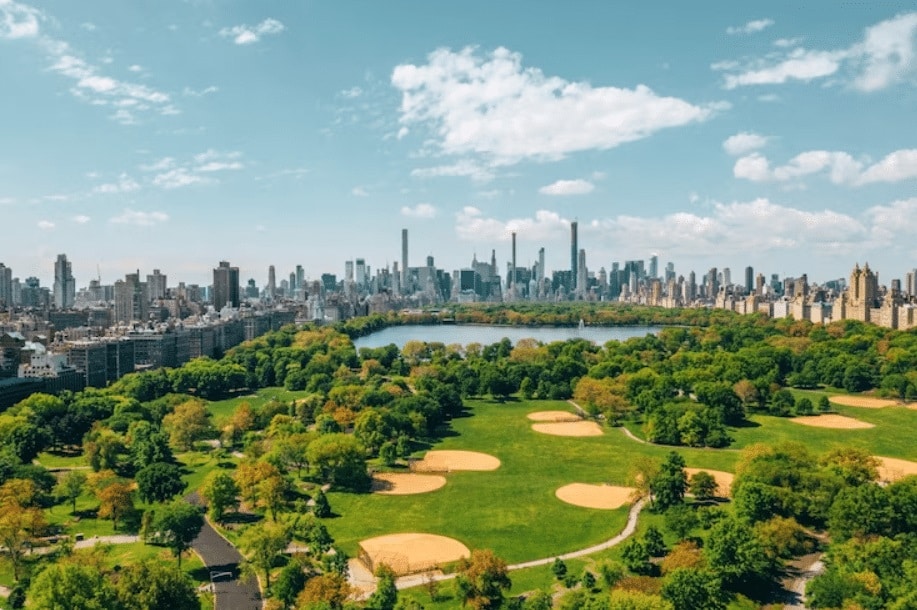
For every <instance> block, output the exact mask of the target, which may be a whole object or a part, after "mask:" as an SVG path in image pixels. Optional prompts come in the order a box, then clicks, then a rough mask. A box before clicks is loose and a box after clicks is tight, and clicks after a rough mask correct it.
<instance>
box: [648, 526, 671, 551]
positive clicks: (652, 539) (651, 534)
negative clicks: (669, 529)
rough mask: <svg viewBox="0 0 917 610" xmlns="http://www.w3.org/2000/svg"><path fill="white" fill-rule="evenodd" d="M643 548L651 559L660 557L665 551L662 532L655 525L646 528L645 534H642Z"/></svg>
mask: <svg viewBox="0 0 917 610" xmlns="http://www.w3.org/2000/svg"><path fill="white" fill-rule="evenodd" d="M643 546H644V547H646V552H647V553H649V554H650V556H651V557H662V556H663V555H665V553H666V550H667V549H666V546H665V539H664V538H663V537H662V532H660V531H659V528H657V527H656V526H655V525H651V526H649V527H648V528H646V532H645V533H644V534H643Z"/></svg>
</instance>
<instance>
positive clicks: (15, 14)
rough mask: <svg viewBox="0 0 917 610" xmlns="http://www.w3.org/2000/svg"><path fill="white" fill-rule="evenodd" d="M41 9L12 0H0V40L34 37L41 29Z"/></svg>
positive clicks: (42, 16) (42, 17)
mask: <svg viewBox="0 0 917 610" xmlns="http://www.w3.org/2000/svg"><path fill="white" fill-rule="evenodd" d="M43 19H44V15H43V14H42V12H41V11H39V10H38V9H36V8H32V7H31V6H27V5H25V4H20V3H18V2H13V1H12V0H0V40H4V39H5V40H16V39H17V38H35V37H36V36H38V34H39V32H40V31H41V23H40V22H41V21H42V20H43Z"/></svg>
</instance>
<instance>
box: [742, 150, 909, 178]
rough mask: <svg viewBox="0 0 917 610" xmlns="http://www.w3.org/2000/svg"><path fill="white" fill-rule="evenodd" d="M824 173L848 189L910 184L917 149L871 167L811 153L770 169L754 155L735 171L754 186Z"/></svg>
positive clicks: (844, 156) (843, 156) (842, 155)
mask: <svg viewBox="0 0 917 610" xmlns="http://www.w3.org/2000/svg"><path fill="white" fill-rule="evenodd" d="M825 171H826V172H827V173H828V175H829V178H830V180H831V182H833V183H834V184H841V185H846V186H862V185H865V184H872V183H876V182H901V181H903V180H911V179H914V178H917V149H904V150H896V151H894V152H892V153H889V154H888V155H886V156H885V157H884V158H883V159H881V160H880V161H878V162H876V163H872V164H869V163H864V162H863V161H859V160H857V159H854V158H853V157H852V156H851V155H850V154H849V153H846V152H842V151H827V150H810V151H806V152H804V153H800V154H798V155H796V156H795V157H793V158H792V159H790V160H789V161H788V162H787V163H786V164H785V165H780V166H777V167H771V164H770V161H769V160H768V159H767V158H766V157H764V156H763V155H761V154H759V153H752V154H750V155H747V156H745V157H742V158H740V159H738V160H737V161H736V163H735V166H734V167H733V175H735V177H736V178H743V179H745V180H751V181H752V182H787V181H790V180H795V179H797V178H802V177H804V176H809V175H812V174H817V173H821V172H825Z"/></svg>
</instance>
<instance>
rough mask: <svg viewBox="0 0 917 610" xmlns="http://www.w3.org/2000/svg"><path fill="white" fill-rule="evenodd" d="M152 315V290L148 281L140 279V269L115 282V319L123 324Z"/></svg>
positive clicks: (143, 319) (142, 319)
mask: <svg viewBox="0 0 917 610" xmlns="http://www.w3.org/2000/svg"><path fill="white" fill-rule="evenodd" d="M149 317H150V291H149V285H148V284H147V283H146V282H141V281H140V271H137V273H128V274H127V275H125V276H124V280H123V281H122V280H118V281H116V282H115V321H116V322H121V323H123V324H129V323H131V322H135V321H140V322H145V321H146V320H147V318H149Z"/></svg>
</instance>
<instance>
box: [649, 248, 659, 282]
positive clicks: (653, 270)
mask: <svg viewBox="0 0 917 610" xmlns="http://www.w3.org/2000/svg"><path fill="white" fill-rule="evenodd" d="M657 277H659V257H658V256H657V255H655V254H653V255H651V256H650V275H649V278H650V279H651V280H655V279H656V278H657Z"/></svg>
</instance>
